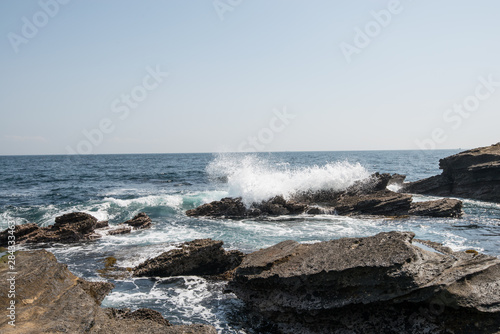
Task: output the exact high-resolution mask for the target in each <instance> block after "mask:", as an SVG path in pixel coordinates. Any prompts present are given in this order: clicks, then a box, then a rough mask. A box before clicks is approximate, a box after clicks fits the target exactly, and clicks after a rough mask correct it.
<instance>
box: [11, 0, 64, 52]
mask: <svg viewBox="0 0 500 334" xmlns="http://www.w3.org/2000/svg"><path fill="white" fill-rule="evenodd" d="M69 2H70V0H40V1H38V6H39V8H40V10H38V11H37V12H35V13H34V14H33V15H31V16H30V17H26V16H23V17H22V18H21V22H22V26H21V28H20V30H19V33H15V32H12V31H11V32H9V33H8V34H7V39H8V40H9V43H10V46H11V47H12V49H13V50H14V52H15V53H19V51H20V49H19V47H20V46H21V45H23V44H28V43H29V41H30V40H32V39H33V38H35V37H36V36H37V35H38V33H39V31H40V29H42V28H43V27H45V26H46V25H47V24H48V23H49V22H50V20H51V19H53V18H54V17H55V16H56V15H57V14H58V13H59V11H60V10H61V8H62V6H65V5H67V4H68V3H69Z"/></svg>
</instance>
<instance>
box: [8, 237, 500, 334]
mask: <svg viewBox="0 0 500 334" xmlns="http://www.w3.org/2000/svg"><path fill="white" fill-rule="evenodd" d="M222 244H223V243H222V241H216V240H211V239H200V240H194V241H191V242H186V243H184V244H181V245H179V249H174V250H171V251H168V252H165V253H163V254H161V255H160V256H158V257H155V258H153V259H149V260H147V261H145V262H144V263H142V264H140V265H138V266H137V267H136V268H134V270H133V272H134V274H135V275H137V276H146V277H148V276H149V277H152V278H153V277H157V276H161V277H167V276H177V275H199V276H205V277H209V276H210V277H211V278H213V279H225V280H228V281H229V283H228V287H227V291H228V292H233V293H234V294H235V295H236V296H237V297H238V298H240V299H241V300H243V301H244V302H245V304H246V310H247V312H249V313H248V314H249V318H251V319H253V320H252V325H251V326H252V327H253V329H254V330H255V331H257V332H266V333H304V334H313V333H325V334H326V333H415V334H417V333H430V334H441V333H455V334H461V333H463V334H465V333H491V334H493V333H498V331H499V330H500V259H498V258H496V257H492V256H488V255H484V254H480V253H478V252H476V251H465V252H453V251H452V250H450V249H449V248H446V247H443V246H442V245H440V244H437V243H433V242H431V241H425V240H416V239H414V234H413V233H411V232H383V233H379V234H377V235H375V236H371V237H364V238H342V239H338V240H331V241H325V242H318V243H314V244H300V243H298V242H296V241H291V240H290V241H284V242H281V243H279V244H276V245H274V246H272V247H269V248H265V249H261V250H258V251H256V252H253V253H250V254H247V255H245V254H242V253H240V252H238V251H226V250H224V249H223V248H222ZM16 263H17V265H16V271H17V275H16V326H15V327H12V326H10V325H9V324H8V321H9V319H8V318H7V317H6V318H4V319H0V331H1V332H2V333H63V332H64V333H117V334H118V333H172V334H175V333H186V334H187V333H201V334H203V333H216V331H215V329H214V328H213V327H211V326H207V325H189V326H187V325H184V326H177V325H176V326H173V325H171V324H170V323H169V322H168V320H166V319H165V318H163V316H162V315H161V314H160V313H158V312H156V311H153V310H150V309H137V310H134V311H132V310H130V309H113V308H102V307H101V306H100V303H101V301H102V300H103V299H104V297H105V296H106V295H107V294H108V293H109V292H110V291H111V290H112V289H113V287H114V286H113V284H111V283H106V282H88V281H86V280H83V279H81V278H78V277H76V276H74V275H73V274H72V273H71V272H70V271H69V270H68V269H67V266H66V265H64V264H61V263H58V262H57V261H56V259H55V257H54V256H53V255H52V254H51V253H49V252H47V251H44V250H38V251H31V252H27V251H21V252H18V253H17V254H16ZM8 272H9V269H8V266H7V263H5V262H4V263H2V264H0V275H2V277H6V275H7V273H8ZM8 284H9V282H8V281H7V280H2V281H1V282H0V289H1V290H0V291H4V292H2V293H0V303H2V305H8V304H9V302H10V300H9V299H8V296H7V294H6V293H5V291H8Z"/></svg>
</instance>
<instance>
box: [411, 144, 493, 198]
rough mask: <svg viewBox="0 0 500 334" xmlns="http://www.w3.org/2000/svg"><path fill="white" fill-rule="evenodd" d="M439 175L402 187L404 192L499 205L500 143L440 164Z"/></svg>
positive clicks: (458, 155) (444, 160)
mask: <svg viewBox="0 0 500 334" xmlns="http://www.w3.org/2000/svg"><path fill="white" fill-rule="evenodd" d="M439 168H440V169H442V170H443V173H442V174H441V175H436V176H433V177H430V178H427V179H424V180H420V181H416V182H410V183H407V184H404V187H403V191H405V192H409V193H416V194H428V195H436V196H456V197H464V198H472V199H478V200H483V201H490V202H497V203H500V143H498V144H495V145H491V146H487V147H481V148H476V149H473V150H469V151H465V152H461V153H458V154H455V155H452V156H450V157H447V158H444V159H441V160H439Z"/></svg>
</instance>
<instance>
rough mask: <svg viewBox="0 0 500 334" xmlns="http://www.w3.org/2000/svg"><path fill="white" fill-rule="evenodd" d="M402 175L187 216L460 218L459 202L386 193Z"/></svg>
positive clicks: (229, 203) (220, 205)
mask: <svg viewBox="0 0 500 334" xmlns="http://www.w3.org/2000/svg"><path fill="white" fill-rule="evenodd" d="M403 179H404V177H403V176H401V175H398V174H394V175H390V174H379V173H375V174H373V175H372V176H371V177H370V178H368V179H366V180H363V181H359V182H356V183H355V184H354V185H353V186H351V187H349V188H348V189H346V190H344V191H334V190H321V191H314V192H303V193H298V194H295V195H294V196H293V197H292V198H291V199H289V200H285V199H284V198H283V197H282V196H276V197H274V198H271V199H270V200H267V201H263V202H261V203H253V204H252V205H251V206H250V207H249V208H247V207H246V206H245V205H244V203H243V202H242V200H241V198H223V199H221V200H220V201H214V202H211V203H207V204H203V205H201V206H199V207H198V208H195V209H192V210H188V211H186V215H188V216H208V217H226V218H244V217H257V216H278V215H293V214H301V213H307V214H321V213H323V214H324V213H335V214H339V215H345V216H352V215H383V216H405V215H415V216H431V217H461V216H462V215H463V212H462V202H460V201H458V200H449V199H446V200H438V201H430V202H425V204H424V203H423V202H419V203H412V196H411V195H408V194H402V193H396V192H394V191H391V190H388V189H387V186H388V185H389V184H391V183H396V182H402V180H403Z"/></svg>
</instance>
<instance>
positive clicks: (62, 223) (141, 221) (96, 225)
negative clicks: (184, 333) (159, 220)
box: [0, 212, 151, 247]
mask: <svg viewBox="0 0 500 334" xmlns="http://www.w3.org/2000/svg"><path fill="white" fill-rule="evenodd" d="M150 227H151V218H149V217H148V215H147V214H145V213H144V212H141V213H139V214H137V215H136V216H135V217H133V218H132V219H130V220H127V221H126V222H123V223H121V224H119V225H117V226H109V224H108V222H107V221H98V220H97V218H95V217H94V216H92V215H90V214H88V213H85V212H72V213H67V214H64V215H62V216H58V217H56V219H55V223H54V224H53V225H50V226H48V227H39V226H38V225H36V224H33V223H29V224H24V225H16V227H15V229H14V232H13V234H14V236H15V240H16V244H18V245H22V244H38V243H71V242H78V241H88V240H95V239H99V238H101V237H102V236H103V235H106V234H108V235H115V234H124V233H130V232H132V230H138V229H144V228H150ZM8 236H9V230H8V229H7V230H5V231H3V232H0V246H3V247H5V246H7V245H8Z"/></svg>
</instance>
